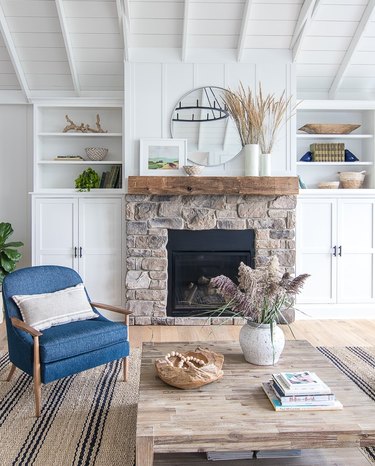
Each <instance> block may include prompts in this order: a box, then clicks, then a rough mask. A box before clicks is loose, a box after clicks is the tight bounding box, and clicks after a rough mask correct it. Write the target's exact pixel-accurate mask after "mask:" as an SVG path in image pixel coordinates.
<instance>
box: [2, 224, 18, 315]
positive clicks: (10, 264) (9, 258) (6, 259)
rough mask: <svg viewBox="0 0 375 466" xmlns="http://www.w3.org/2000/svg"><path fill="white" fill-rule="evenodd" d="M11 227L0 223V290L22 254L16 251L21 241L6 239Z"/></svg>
mask: <svg viewBox="0 0 375 466" xmlns="http://www.w3.org/2000/svg"><path fill="white" fill-rule="evenodd" d="M12 233H13V228H12V225H11V224H10V223H6V222H1V223H0V292H1V289H2V283H3V280H4V278H5V276H6V275H8V273H10V272H13V270H14V269H15V268H16V264H17V262H18V261H19V260H20V259H21V257H22V254H21V253H20V252H18V251H17V248H19V247H21V246H23V243H21V241H16V242H10V243H7V242H6V241H7V240H8V238H9V237H10V236H11V235H12ZM2 311H3V300H2V298H1V297H0V323H1V322H2V321H3V312H2Z"/></svg>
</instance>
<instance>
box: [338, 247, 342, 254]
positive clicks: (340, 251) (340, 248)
mask: <svg viewBox="0 0 375 466" xmlns="http://www.w3.org/2000/svg"><path fill="white" fill-rule="evenodd" d="M339 256H340V257H341V256H342V246H339Z"/></svg>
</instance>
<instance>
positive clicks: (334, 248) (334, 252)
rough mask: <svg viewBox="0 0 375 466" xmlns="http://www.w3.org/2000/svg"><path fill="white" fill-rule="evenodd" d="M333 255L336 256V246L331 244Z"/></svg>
mask: <svg viewBox="0 0 375 466" xmlns="http://www.w3.org/2000/svg"><path fill="white" fill-rule="evenodd" d="M333 255H334V257H336V256H337V246H333Z"/></svg>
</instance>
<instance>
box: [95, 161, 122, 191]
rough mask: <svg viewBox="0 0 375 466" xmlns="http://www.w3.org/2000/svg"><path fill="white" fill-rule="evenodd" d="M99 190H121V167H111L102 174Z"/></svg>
mask: <svg viewBox="0 0 375 466" xmlns="http://www.w3.org/2000/svg"><path fill="white" fill-rule="evenodd" d="M99 187H100V188H121V167H120V166H119V165H113V167H112V168H111V170H110V171H107V172H103V173H102V177H101V179H100V186H99Z"/></svg>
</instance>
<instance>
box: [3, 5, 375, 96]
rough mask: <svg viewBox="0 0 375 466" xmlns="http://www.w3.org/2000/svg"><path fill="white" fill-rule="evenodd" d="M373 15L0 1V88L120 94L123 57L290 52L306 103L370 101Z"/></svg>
mask: <svg viewBox="0 0 375 466" xmlns="http://www.w3.org/2000/svg"><path fill="white" fill-rule="evenodd" d="M374 9H375V0H304V1H303V0H163V1H159V0H148V1H147V0H0V31H1V35H0V91H6V90H12V91H13V90H22V91H23V92H24V94H25V95H26V97H27V98H29V99H32V98H34V97H38V96H41V95H43V96H44V95H45V96H48V95H51V96H53V95H54V96H56V95H58V96H64V95H67V96H77V95H90V94H94V93H96V94H98V95H100V93H102V94H103V95H117V94H120V93H121V92H122V90H123V86H124V77H123V62H124V61H139V60H141V61H142V60H159V61H163V60H165V61H170V60H172V59H173V60H175V61H180V62H184V61H186V62H191V61H194V60H195V57H196V56H197V54H199V57H200V60H202V59H203V58H202V57H204V55H205V54H206V56H207V57H210V59H209V60H210V61H212V60H213V59H216V61H218V60H219V59H220V58H219V57H220V56H222V57H225V59H224V58H223V61H232V62H233V61H239V62H241V61H248V60H250V55H249V53H250V52H251V51H254V50H257V51H265V50H267V51H268V50H273V51H274V53H278V52H281V51H282V50H283V51H284V52H285V51H287V52H288V53H289V54H290V57H291V58H290V59H291V60H293V61H294V62H295V63H296V73H297V88H298V92H299V94H300V95H301V96H302V97H304V96H307V95H308V96H310V95H315V94H316V95H317V96H324V97H326V96H329V97H331V98H335V97H337V96H338V95H342V94H343V93H347V95H348V96H351V95H356V93H358V92H360V93H362V94H363V95H365V94H367V95H369V96H372V95H373V94H374V93H375V16H374ZM212 57H215V58H212Z"/></svg>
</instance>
